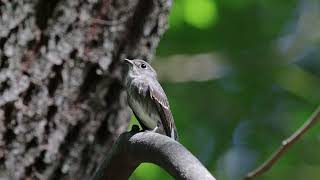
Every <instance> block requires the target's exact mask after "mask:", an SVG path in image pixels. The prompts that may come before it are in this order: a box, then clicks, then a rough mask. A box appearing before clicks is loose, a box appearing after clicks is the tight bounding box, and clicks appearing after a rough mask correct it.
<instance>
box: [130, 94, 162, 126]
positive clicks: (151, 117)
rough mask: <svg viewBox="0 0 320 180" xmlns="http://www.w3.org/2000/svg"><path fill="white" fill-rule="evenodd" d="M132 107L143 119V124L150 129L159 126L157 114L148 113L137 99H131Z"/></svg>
mask: <svg viewBox="0 0 320 180" xmlns="http://www.w3.org/2000/svg"><path fill="white" fill-rule="evenodd" d="M130 104H131V108H132V110H133V111H134V112H135V114H136V115H137V116H138V117H139V119H140V120H141V121H142V123H143V125H145V126H146V127H147V128H149V129H154V128H156V126H157V122H158V121H159V120H160V118H159V116H158V115H157V114H148V113H146V111H145V109H144V108H143V107H142V106H141V105H140V103H138V102H137V101H132V100H131V101H130Z"/></svg>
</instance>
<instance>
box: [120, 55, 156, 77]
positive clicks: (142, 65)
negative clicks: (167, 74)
mask: <svg viewBox="0 0 320 180" xmlns="http://www.w3.org/2000/svg"><path fill="white" fill-rule="evenodd" d="M124 63H125V64H126V66H127V76H129V77H130V78H135V77H141V78H144V77H145V78H147V77H151V78H156V77H157V73H156V71H155V70H154V69H153V68H152V67H151V65H150V64H148V63H147V62H145V61H144V60H140V59H134V60H130V59H125V60H124Z"/></svg>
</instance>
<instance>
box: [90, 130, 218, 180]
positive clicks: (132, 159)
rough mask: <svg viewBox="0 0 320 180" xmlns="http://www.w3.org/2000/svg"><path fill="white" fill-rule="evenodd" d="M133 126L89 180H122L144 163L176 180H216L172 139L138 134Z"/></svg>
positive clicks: (152, 134) (154, 134)
mask: <svg viewBox="0 0 320 180" xmlns="http://www.w3.org/2000/svg"><path fill="white" fill-rule="evenodd" d="M138 129H139V128H138V127H136V126H133V128H132V130H131V132H126V133H123V134H122V135H121V136H120V137H119V138H118V140H117V142H116V143H115V144H114V146H113V148H112V150H111V153H109V154H108V156H107V157H106V159H105V160H104V161H103V163H102V165H101V166H100V167H99V168H98V170H97V172H96V174H95V175H94V177H93V178H92V180H109V179H112V180H124V179H128V178H129V177H130V175H131V174H132V173H133V171H134V170H135V169H136V168H137V167H138V166H139V165H140V164H141V163H143V162H151V163H154V164H157V165H159V166H160V167H162V168H163V169H165V170H166V171H167V172H168V173H169V174H170V175H171V176H173V177H174V178H175V179H182V180H183V179H185V180H196V179H202V180H215V178H214V177H213V176H212V175H211V174H210V173H209V171H208V170H207V169H206V168H205V167H204V166H203V165H202V164H201V163H200V161H199V160H198V159H197V158H195V157H194V156H193V155H192V154H191V153H190V152H189V151H188V150H187V149H186V148H184V147H183V146H182V145H181V144H180V143H178V142H177V141H174V140H173V139H171V138H169V137H167V136H164V135H161V134H158V133H153V132H139V131H138Z"/></svg>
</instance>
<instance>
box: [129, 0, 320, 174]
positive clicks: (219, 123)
mask: <svg viewBox="0 0 320 180" xmlns="http://www.w3.org/2000/svg"><path fill="white" fill-rule="evenodd" d="M312 3H313V4H312ZM310 7H320V6H319V2H318V1H303V3H302V2H300V1H298V0H286V1H278V0H259V1H255V0H201V1H193V0H175V1H174V6H173V8H172V12H171V16H170V27H171V28H170V29H169V31H168V32H167V33H166V34H165V36H164V37H163V39H162V40H161V43H160V46H159V48H158V51H157V52H158V54H157V55H158V56H161V57H162V59H163V58H164V57H166V56H170V55H175V54H190V55H192V54H199V53H217V54H222V55H223V56H224V57H225V59H227V61H228V63H229V65H230V72H229V73H228V74H227V75H226V76H223V77H222V78H220V79H216V80H209V81H203V82H184V83H172V82H163V86H164V89H165V91H166V93H167V95H168V98H169V101H170V105H171V110H172V112H173V115H174V119H175V122H176V125H177V127H178V131H179V134H180V142H181V143H182V144H183V145H184V146H186V147H187V148H188V149H189V150H190V151H191V152H192V153H193V154H194V155H195V156H196V157H198V158H199V159H200V161H201V162H203V163H204V165H206V167H207V168H208V169H209V170H210V171H211V172H212V173H213V174H214V175H215V176H216V177H217V179H222V180H229V179H230V180H233V179H241V177H243V175H245V173H246V172H248V171H249V170H251V169H252V168H253V167H255V166H257V165H258V164H259V163H261V162H263V161H264V160H266V159H267V158H268V157H269V156H270V155H271V153H272V152H273V151H274V150H275V149H277V148H278V146H279V145H280V144H281V141H282V140H284V139H285V138H287V137H288V136H290V135H291V134H292V133H293V132H294V131H295V130H296V129H297V128H299V127H300V126H301V125H302V124H303V123H304V122H305V121H306V120H307V118H308V117H309V116H310V115H311V113H312V111H313V110H314V109H315V108H316V106H317V105H319V102H320V93H319V92H320V84H319V83H318V82H320V79H319V78H320V73H319V72H320V63H319V57H320V53H319V52H320V51H319V44H320V43H319V42H318V41H319V40H317V39H312V41H310V40H308V37H314V36H312V34H311V35H310V33H312V32H319V31H320V29H318V31H316V28H319V27H316V26H315V25H314V24H315V23H316V22H313V23H312V19H313V20H314V19H318V18H320V17H318V16H319V11H320V9H319V8H318V10H319V11H318V12H312V11H311V10H312V9H314V8H310ZM308 8H309V9H308ZM308 13H310V14H311V15H310V14H309V15H306V14H308ZM302 15H303V18H305V20H306V21H301V19H302V18H301V16H302ZM317 15H318V16H317ZM308 18H309V21H310V22H311V24H307V23H308V22H309V21H307V20H308ZM304 25H305V26H306V27H303V28H302V27H301V26H304ZM302 30H303V32H302ZM308 30H310V33H309V32H305V31H308ZM177 68H179V67H177ZM190 71H192V69H191V70H190ZM177 73H178V70H177ZM319 130H320V125H318V126H316V127H314V128H313V129H311V131H310V132H308V133H307V135H306V136H305V137H303V139H302V140H301V141H299V143H298V144H296V145H294V146H293V147H292V149H290V151H289V152H288V153H287V154H286V155H285V156H284V157H283V158H281V159H280V161H279V162H278V163H277V164H276V165H275V166H274V167H273V168H272V169H271V170H270V171H269V172H268V173H266V174H265V175H263V176H262V177H260V178H258V179H291V180H299V179H305V178H306V177H307V179H319V177H320V174H319V171H318V170H319V167H320V157H318V156H317V152H319V151H320V139H319ZM132 179H137V180H140V179H155V180H157V179H159V180H160V179H161V180H162V179H170V177H169V176H168V174H166V173H165V172H164V171H162V170H160V169H158V168H155V167H153V166H150V165H143V166H141V167H139V168H138V171H137V172H135V174H134V175H133V176H132Z"/></svg>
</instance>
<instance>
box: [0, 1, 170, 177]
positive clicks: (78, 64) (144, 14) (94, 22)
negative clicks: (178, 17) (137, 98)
mask: <svg viewBox="0 0 320 180" xmlns="http://www.w3.org/2000/svg"><path fill="white" fill-rule="evenodd" d="M170 6H171V1H170V0H131V1H125V0H99V1H98V0H66V1H62V0H51V1H46V0H1V1H0V165H1V168H4V169H5V170H6V171H7V173H8V174H9V176H10V178H11V179H88V178H89V177H91V175H92V174H93V173H94V170H95V168H96V167H97V165H98V164H99V162H101V160H102V158H103V156H104V155H105V154H106V153H107V152H108V151H109V149H110V147H111V146H112V144H113V143H114V141H115V139H116V138H117V137H118V136H119V135H120V134H121V133H122V132H124V131H125V130H126V129H127V124H128V121H129V118H130V111H129V108H128V107H127V104H126V94H125V93H124V90H123V85H122V84H123V83H122V70H121V65H120V59H122V58H124V57H128V58H132V57H135V58H143V59H147V60H148V59H151V57H152V55H153V53H154V50H155V48H156V46H157V44H158V41H159V38H160V37H161V35H162V34H163V33H164V31H165V30H166V25H167V16H168V12H169V9H170ZM100 19H102V20H105V21H103V22H101V21H100Z"/></svg>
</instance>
